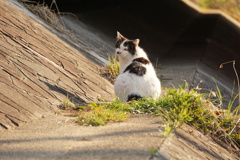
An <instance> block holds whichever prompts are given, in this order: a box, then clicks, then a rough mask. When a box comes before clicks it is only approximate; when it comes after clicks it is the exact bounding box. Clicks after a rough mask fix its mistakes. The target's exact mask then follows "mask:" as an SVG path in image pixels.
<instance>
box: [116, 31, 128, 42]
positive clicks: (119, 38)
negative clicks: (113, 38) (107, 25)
mask: <svg viewBox="0 0 240 160" xmlns="http://www.w3.org/2000/svg"><path fill="white" fill-rule="evenodd" d="M126 39H127V38H125V37H123V36H122V35H121V34H120V33H119V32H117V40H118V41H119V40H120V41H124V40H126Z"/></svg>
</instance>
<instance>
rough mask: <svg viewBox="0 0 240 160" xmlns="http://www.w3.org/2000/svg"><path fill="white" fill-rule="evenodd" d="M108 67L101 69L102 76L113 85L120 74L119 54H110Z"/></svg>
mask: <svg viewBox="0 0 240 160" xmlns="http://www.w3.org/2000/svg"><path fill="white" fill-rule="evenodd" d="M108 62H109V65H108V66H104V67H101V68H100V75H101V76H103V77H104V78H106V79H107V80H109V81H110V82H111V83H112V84H113V83H114V82H115V80H116V77H117V75H118V74H119V66H120V64H119V62H118V60H117V54H114V55H110V54H108Z"/></svg>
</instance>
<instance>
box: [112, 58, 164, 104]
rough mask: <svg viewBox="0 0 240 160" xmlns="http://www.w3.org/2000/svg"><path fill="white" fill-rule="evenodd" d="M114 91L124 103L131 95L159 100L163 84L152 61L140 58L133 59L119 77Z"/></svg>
mask: <svg viewBox="0 0 240 160" xmlns="http://www.w3.org/2000/svg"><path fill="white" fill-rule="evenodd" d="M114 90H115V93H118V96H119V98H120V99H122V100H124V101H126V99H127V96H129V95H131V94H134V95H139V96H141V97H153V98H157V97H159V96H160V92H161V84H160V81H159V79H158V78H157V76H156V73H155V70H154V68H153V66H152V64H151V63H150V61H149V60H148V59H146V58H143V57H140V58H136V59H133V60H132V62H131V63H130V64H129V65H128V66H126V68H125V70H124V72H123V73H122V74H120V75H119V76H118V77H117V79H116V82H115V84H114Z"/></svg>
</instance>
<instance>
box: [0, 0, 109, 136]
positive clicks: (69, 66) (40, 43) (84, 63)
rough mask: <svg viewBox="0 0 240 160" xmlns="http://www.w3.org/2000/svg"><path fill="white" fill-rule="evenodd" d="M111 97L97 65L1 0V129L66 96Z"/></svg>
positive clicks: (79, 100)
mask: <svg viewBox="0 0 240 160" xmlns="http://www.w3.org/2000/svg"><path fill="white" fill-rule="evenodd" d="M67 96H68V97H69V98H70V99H72V100H74V102H75V103H85V102H87V101H93V100H96V99H97V98H98V97H101V98H106V99H110V98H112V97H113V87H112V84H110V83H109V82H108V81H107V80H105V79H104V78H102V77H100V76H99V73H98V66H97V65H96V64H94V63H93V62H91V61H89V60H88V59H87V58H85V57H84V56H83V55H82V54H81V53H80V52H78V51H77V50H76V49H74V48H73V47H71V46H69V45H68V44H66V43H65V42H64V41H62V40H61V39H59V38H58V37H57V36H56V35H54V34H52V33H51V32H50V31H49V30H48V29H46V28H45V27H43V26H42V25H41V24H39V23H38V22H36V21H35V20H34V19H33V18H31V17H30V16H28V15H26V14H24V13H23V12H21V11H20V10H19V9H17V8H16V7H14V6H13V5H11V4H9V3H8V2H7V1H5V0H1V1H0V132H2V131H4V130H5V129H10V128H14V127H15V126H19V125H21V124H23V123H25V122H29V121H31V120H32V119H35V118H39V117H42V116H44V115H46V114H53V113H54V112H53V111H52V110H53V109H54V108H56V107H57V105H59V104H61V103H62V102H63V101H64V99H66V97H67Z"/></svg>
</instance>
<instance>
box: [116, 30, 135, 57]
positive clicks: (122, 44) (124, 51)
mask: <svg viewBox="0 0 240 160" xmlns="http://www.w3.org/2000/svg"><path fill="white" fill-rule="evenodd" d="M139 42H140V40H139V39H135V40H129V39H127V38H125V37H124V36H122V35H121V34H120V33H119V32H117V41H116V45H115V47H116V50H115V53H116V54H117V55H118V56H119V57H121V58H127V57H133V56H134V55H135V54H136V50H137V47H138V44H139Z"/></svg>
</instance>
